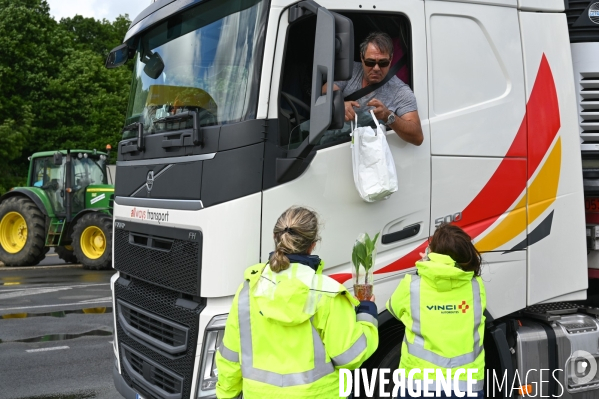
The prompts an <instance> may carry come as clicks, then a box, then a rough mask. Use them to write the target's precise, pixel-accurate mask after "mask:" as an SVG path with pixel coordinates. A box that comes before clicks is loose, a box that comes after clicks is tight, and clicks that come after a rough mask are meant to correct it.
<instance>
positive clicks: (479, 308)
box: [472, 278, 483, 389]
mask: <svg viewBox="0 0 599 399" xmlns="http://www.w3.org/2000/svg"><path fill="white" fill-rule="evenodd" d="M472 299H473V302H474V348H473V351H474V353H477V355H476V356H478V354H479V353H480V352H481V348H480V347H479V345H480V334H479V333H478V328H479V327H480V323H481V319H482V314H483V305H482V303H481V301H480V286H479V285H478V280H477V279H476V278H473V279H472ZM481 389H482V388H481Z"/></svg>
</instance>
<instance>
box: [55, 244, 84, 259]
mask: <svg viewBox="0 0 599 399" xmlns="http://www.w3.org/2000/svg"><path fill="white" fill-rule="evenodd" d="M54 252H56V255H58V258H59V259H62V260H64V261H65V262H67V263H79V262H78V261H77V257H76V256H75V253H74V252H73V247H71V246H70V245H65V246H64V247H56V248H54Z"/></svg>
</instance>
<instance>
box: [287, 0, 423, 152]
mask: <svg viewBox="0 0 599 399" xmlns="http://www.w3.org/2000/svg"><path fill="white" fill-rule="evenodd" d="M334 11H335V12H339V11H336V10H334ZM339 13H340V14H343V15H344V16H346V17H348V18H350V19H351V20H352V21H353V23H354V44H355V49H354V62H356V63H361V58H360V43H361V42H362V41H363V40H364V38H365V37H366V36H368V34H369V33H371V32H375V31H380V32H385V33H387V34H389V36H391V38H392V40H393V46H394V49H393V59H392V62H391V65H392V66H393V65H395V63H396V62H399V60H400V59H402V58H403V57H407V58H405V61H406V65H405V66H404V67H402V68H401V69H400V70H399V71H398V72H397V74H396V75H397V77H398V78H400V79H401V80H403V81H404V82H405V83H407V84H408V85H409V86H410V87H412V59H411V36H410V34H411V29H410V22H409V20H408V18H407V17H405V16H404V15H401V14H394V15H389V14H381V13H364V12H339ZM315 26H316V18H315V17H312V16H311V17H307V18H304V19H302V20H299V21H297V22H295V23H293V24H292V25H290V26H289V28H288V31H287V43H286V46H285V55H284V62H283V70H282V78H281V88H280V92H279V131H280V137H279V144H280V145H281V146H288V147H289V148H290V149H292V148H295V147H297V146H298V145H299V144H300V143H301V142H302V141H303V140H304V139H305V138H306V137H308V134H309V130H310V98H311V94H312V93H311V90H312V63H313V58H314V32H315ZM369 110H370V107H364V108H362V109H359V110H358V117H359V119H358V123H359V124H360V125H365V124H371V125H374V123H372V119H371V117H370V114H369ZM350 133H351V127H350V123H349V122H346V123H345V125H344V127H343V128H342V129H338V130H329V131H327V132H325V134H324V136H323V137H322V139H321V141H320V147H324V146H326V147H328V146H331V145H336V144H341V143H345V142H348V141H349V140H350V136H349V134H350Z"/></svg>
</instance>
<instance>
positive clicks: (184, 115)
mask: <svg viewBox="0 0 599 399" xmlns="http://www.w3.org/2000/svg"><path fill="white" fill-rule="evenodd" d="M189 118H191V119H192V120H193V128H192V142H193V144H194V145H201V146H203V145H204V133H203V132H202V129H200V121H199V119H200V118H199V115H198V113H197V112H196V111H185V112H181V113H179V114H176V115H169V116H165V117H164V118H160V119H157V120H155V121H154V124H156V123H166V122H175V121H182V120H187V119H189ZM179 130H187V129H179ZM169 133H170V132H169ZM183 141H184V138H183V137H182V138H181V139H179V140H163V141H162V147H163V148H167V147H183V146H184V145H185V144H184V142H183Z"/></svg>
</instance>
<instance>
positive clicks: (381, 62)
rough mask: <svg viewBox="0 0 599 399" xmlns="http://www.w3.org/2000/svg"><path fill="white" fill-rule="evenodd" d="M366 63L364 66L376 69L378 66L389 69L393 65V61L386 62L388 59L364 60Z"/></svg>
mask: <svg viewBox="0 0 599 399" xmlns="http://www.w3.org/2000/svg"><path fill="white" fill-rule="evenodd" d="M362 60H363V61H364V65H366V66H367V67H368V68H374V66H375V65H376V64H378V65H379V68H387V67H388V66H389V64H391V60H386V59H382V60H378V61H377V60H371V59H367V60H365V59H362Z"/></svg>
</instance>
